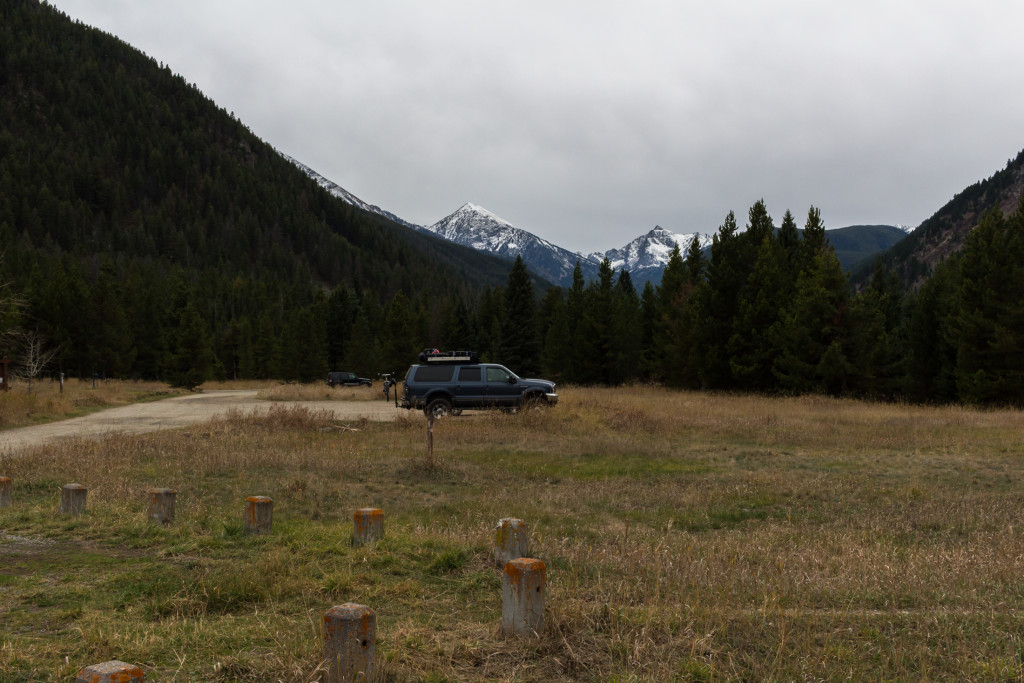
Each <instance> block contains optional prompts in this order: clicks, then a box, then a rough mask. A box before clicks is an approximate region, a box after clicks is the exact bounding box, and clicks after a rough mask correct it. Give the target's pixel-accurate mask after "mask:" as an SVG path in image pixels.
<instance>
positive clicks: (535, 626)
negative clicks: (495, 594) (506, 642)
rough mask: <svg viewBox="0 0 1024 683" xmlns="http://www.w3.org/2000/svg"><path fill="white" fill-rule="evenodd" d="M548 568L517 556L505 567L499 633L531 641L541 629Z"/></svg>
mask: <svg viewBox="0 0 1024 683" xmlns="http://www.w3.org/2000/svg"><path fill="white" fill-rule="evenodd" d="M546 579H547V567H545V566H544V563H543V562H542V561H541V560H535V559H533V558H529V557H520V558H519V559H518V560H512V561H511V562H509V563H508V564H506V565H505V571H504V572H503V574H502V579H501V632H502V633H503V634H504V635H506V636H511V635H515V636H520V637H522V638H530V637H532V636H536V635H538V634H539V633H540V630H541V628H542V627H543V626H544V588H545V584H546Z"/></svg>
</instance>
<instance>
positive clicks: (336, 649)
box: [324, 602, 377, 683]
mask: <svg viewBox="0 0 1024 683" xmlns="http://www.w3.org/2000/svg"><path fill="white" fill-rule="evenodd" d="M376 641H377V616H376V615H375V614H374V613H373V610H372V609H370V608H369V607H367V606H366V605H357V604H355V603H351V602H346V603H345V604H344V605H336V606H334V607H332V608H330V609H329V610H327V612H326V613H325V614H324V660H325V662H326V663H327V680H328V682H329V683H341V682H342V681H355V680H360V681H371V680H373V653H374V650H375V649H376Z"/></svg>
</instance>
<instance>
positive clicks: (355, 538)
mask: <svg viewBox="0 0 1024 683" xmlns="http://www.w3.org/2000/svg"><path fill="white" fill-rule="evenodd" d="M383 536H384V511H383V510H381V509H379V508H361V509H359V510H356V513H355V515H353V517H352V545H365V544H367V543H373V542H374V541H379V540H380V539H381V538H382V537H383Z"/></svg>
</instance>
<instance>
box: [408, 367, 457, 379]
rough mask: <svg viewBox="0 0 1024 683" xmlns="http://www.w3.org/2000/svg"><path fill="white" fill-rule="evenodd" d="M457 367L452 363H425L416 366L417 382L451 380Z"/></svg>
mask: <svg viewBox="0 0 1024 683" xmlns="http://www.w3.org/2000/svg"><path fill="white" fill-rule="evenodd" d="M454 374H455V368H454V367H452V366H451V365H448V366H445V365H423V366H420V367H418V368H416V381H417V382H451V381H452V375H454Z"/></svg>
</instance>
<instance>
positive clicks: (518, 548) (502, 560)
mask: <svg viewBox="0 0 1024 683" xmlns="http://www.w3.org/2000/svg"><path fill="white" fill-rule="evenodd" d="M529 555H530V526H529V525H528V524H527V523H526V522H524V521H523V520H521V519H516V518H515V517H503V518H502V519H500V520H498V526H497V528H496V529H495V530H494V561H495V562H496V563H497V564H498V566H499V567H504V566H505V564H506V563H508V562H510V561H512V560H518V559H519V558H520V557H529Z"/></svg>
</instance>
